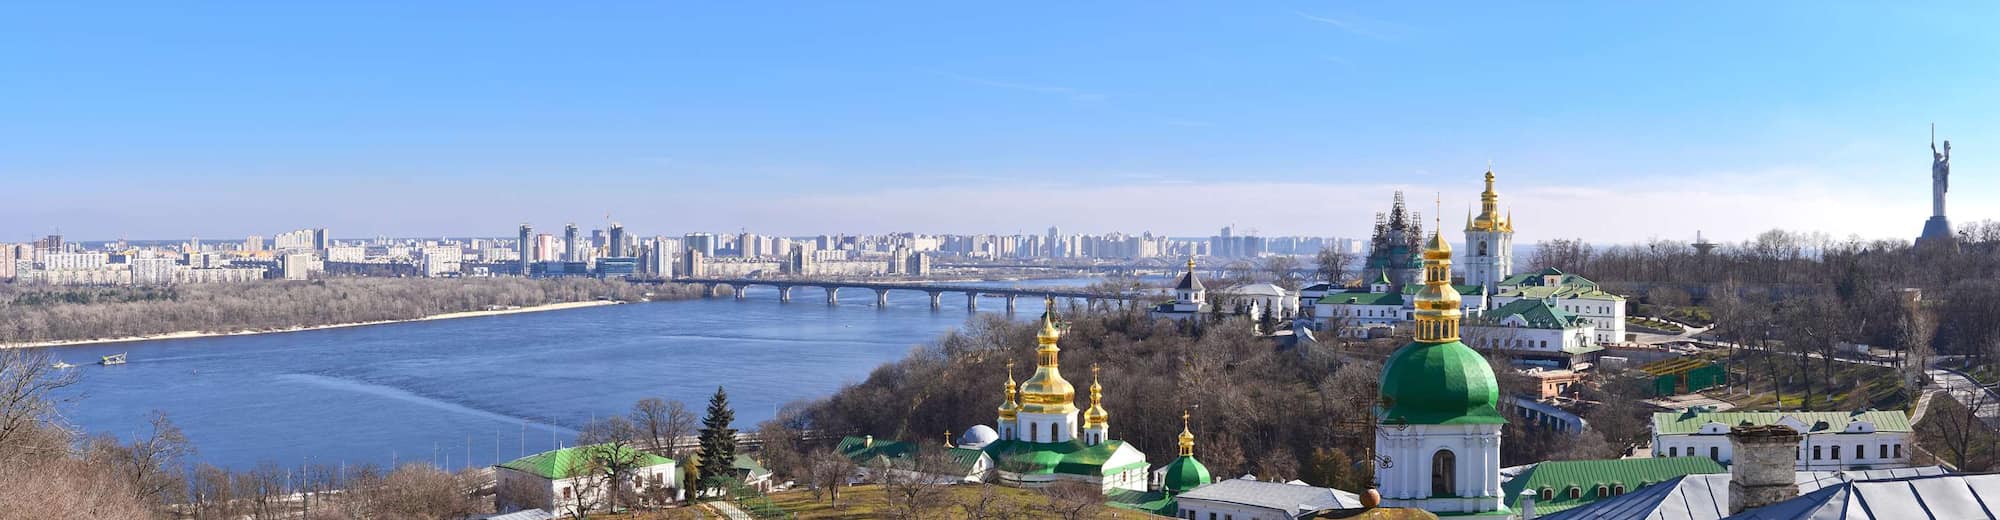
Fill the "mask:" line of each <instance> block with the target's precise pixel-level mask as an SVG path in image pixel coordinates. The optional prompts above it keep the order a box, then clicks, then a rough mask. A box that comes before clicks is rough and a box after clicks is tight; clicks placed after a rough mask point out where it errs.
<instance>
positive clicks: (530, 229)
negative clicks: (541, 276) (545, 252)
mask: <svg viewBox="0 0 2000 520" xmlns="http://www.w3.org/2000/svg"><path fill="white" fill-rule="evenodd" d="M514 249H515V251H516V252H519V253H520V254H521V276H527V275H528V264H532V263H535V227H534V226H530V225H527V224H525V223H524V224H521V239H520V242H516V243H515V244H514Z"/></svg>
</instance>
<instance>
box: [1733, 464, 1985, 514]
mask: <svg viewBox="0 0 2000 520" xmlns="http://www.w3.org/2000/svg"><path fill="white" fill-rule="evenodd" d="M1996 511H2000V474H1982V475H1925V476H1916V477H1903V478H1890V479H1880V480H1857V481H1853V482H1845V483H1841V484H1837V485H1833V486H1827V487H1824V488H1820V489H1819V490H1818V491H1814V492H1812V493H1807V494H1805V495H1804V496H1800V497H1798V498H1794V499H1791V500H1786V501H1784V502H1779V503H1776V504H1772V505H1769V506H1765V507H1761V508H1757V509H1755V510H1751V511H1745V512H1743V514H1740V515H1736V516H1731V517H1728V518H1729V519H1730V520H1794V519H1806V520H1819V519H1827V520H1844V519H1854V520H1867V519H1894V520H1918V519H1954V520H1955V519H1972V518H2000V517H1996V516H1995V512H1996Z"/></svg>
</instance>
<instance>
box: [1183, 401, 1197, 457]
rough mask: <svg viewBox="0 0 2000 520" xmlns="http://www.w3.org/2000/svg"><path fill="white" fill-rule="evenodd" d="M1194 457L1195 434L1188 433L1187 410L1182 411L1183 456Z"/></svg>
mask: <svg viewBox="0 0 2000 520" xmlns="http://www.w3.org/2000/svg"><path fill="white" fill-rule="evenodd" d="M1193 455H1194V432H1191V431H1188V413H1187V410H1181V456H1182V457H1189V456H1193Z"/></svg>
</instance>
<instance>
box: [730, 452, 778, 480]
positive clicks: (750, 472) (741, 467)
mask: <svg viewBox="0 0 2000 520" xmlns="http://www.w3.org/2000/svg"><path fill="white" fill-rule="evenodd" d="M729 469H733V470H736V473H737V477H739V478H741V479H743V480H753V479H757V478H762V477H768V476H770V475H771V470H768V469H764V465H763V464H762V463H759V462H757V459H756V458H754V457H751V456H749V455H744V454H741V453H738V454H736V460H732V461H729Z"/></svg>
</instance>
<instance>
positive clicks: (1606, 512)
mask: <svg viewBox="0 0 2000 520" xmlns="http://www.w3.org/2000/svg"><path fill="white" fill-rule="evenodd" d="M1944 474H1945V470H1944V468H1941V467H1938V466H1921V467H1914V468H1898V469H1877V470H1854V471H1800V472H1797V473H1795V474H1794V475H1795V479H1796V481H1797V482H1798V484H1799V494H1800V495H1801V496H1804V495H1811V494H1813V493H1815V492H1817V491H1820V490H1823V489H1828V488H1832V487H1839V486H1841V485H1843V484H1847V483H1849V482H1853V481H1860V480H1878V479H1894V478H1911V477H1925V476H1939V475H1944ZM1728 516H1729V474H1728V473H1716V474H1707V475H1688V476H1684V477H1680V478H1676V479H1672V480H1668V481H1665V482H1661V483H1658V484H1654V485H1651V486H1646V487H1643V488H1639V489H1638V490H1636V491H1633V492H1631V493H1626V494H1625V495H1623V496H1618V497H1614V498H1612V499H1610V500H1599V501H1596V502H1592V503H1590V504H1588V505H1584V506H1581V507H1577V508H1574V509H1569V510H1564V511H1559V512H1556V513H1555V514H1551V515H1548V516H1543V517H1542V518H1543V519H1545V520H1580V519H1590V520H1641V519H1643V520H1719V519H1722V518H1725V517H1728ZM1836 518H1838V517H1836ZM1939 518H1945V517H1939ZM1973 518H1977V517H1973ZM1899 520H1905V519H1899ZM1907 520H1916V519H1915V518H1911V519H1907Z"/></svg>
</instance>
